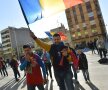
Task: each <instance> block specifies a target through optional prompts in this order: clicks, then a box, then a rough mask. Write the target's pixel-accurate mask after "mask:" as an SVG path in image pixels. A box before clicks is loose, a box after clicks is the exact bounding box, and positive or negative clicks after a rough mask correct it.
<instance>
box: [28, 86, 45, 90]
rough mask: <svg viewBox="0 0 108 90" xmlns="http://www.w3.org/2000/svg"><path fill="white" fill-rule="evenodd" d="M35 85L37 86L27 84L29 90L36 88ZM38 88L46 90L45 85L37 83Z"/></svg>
mask: <svg viewBox="0 0 108 90" xmlns="http://www.w3.org/2000/svg"><path fill="white" fill-rule="evenodd" d="M35 87H36V86H35V85H27V90H36V89H35ZM37 88H38V89H39V90H44V86H43V85H37Z"/></svg>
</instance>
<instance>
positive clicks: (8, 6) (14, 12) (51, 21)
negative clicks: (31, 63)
mask: <svg viewBox="0 0 108 90" xmlns="http://www.w3.org/2000/svg"><path fill="white" fill-rule="evenodd" d="M99 3H100V6H101V10H102V14H103V17H104V20H105V24H107V25H108V11H107V9H108V8H107V7H108V0H99ZM60 23H63V24H64V25H65V26H66V28H68V25H67V21H66V17H65V13H64V12H61V13H59V14H57V15H54V16H52V17H50V18H45V19H42V20H39V21H37V22H35V23H33V24H31V25H30V28H31V30H32V31H33V32H35V34H36V35H37V36H38V37H46V35H45V33H44V32H45V31H49V30H50V29H51V28H54V27H57V26H60ZM8 26H13V27H17V28H19V27H27V25H26V23H25V20H24V17H23V15H22V12H21V9H20V6H19V3H18V0H0V30H3V29H4V28H7V27H8ZM107 30H108V26H107Z"/></svg>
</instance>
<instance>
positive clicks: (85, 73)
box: [82, 69, 90, 81]
mask: <svg viewBox="0 0 108 90" xmlns="http://www.w3.org/2000/svg"><path fill="white" fill-rule="evenodd" d="M82 73H83V76H84V79H85V81H87V80H90V77H89V72H88V69H86V70H82Z"/></svg>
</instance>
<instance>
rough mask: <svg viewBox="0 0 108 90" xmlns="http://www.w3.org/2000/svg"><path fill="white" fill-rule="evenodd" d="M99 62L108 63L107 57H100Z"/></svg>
mask: <svg viewBox="0 0 108 90" xmlns="http://www.w3.org/2000/svg"><path fill="white" fill-rule="evenodd" d="M98 62H99V63H100V64H105V63H108V59H107V58H102V59H100V60H99V61H98Z"/></svg>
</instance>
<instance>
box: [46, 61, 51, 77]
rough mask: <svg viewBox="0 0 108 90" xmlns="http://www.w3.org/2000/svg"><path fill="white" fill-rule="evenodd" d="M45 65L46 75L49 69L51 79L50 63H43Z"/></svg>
mask: <svg viewBox="0 0 108 90" xmlns="http://www.w3.org/2000/svg"><path fill="white" fill-rule="evenodd" d="M45 67H46V72H47V76H48V71H49V74H50V78H51V79H52V71H51V63H45Z"/></svg>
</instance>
